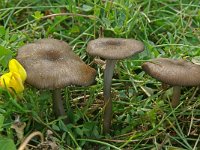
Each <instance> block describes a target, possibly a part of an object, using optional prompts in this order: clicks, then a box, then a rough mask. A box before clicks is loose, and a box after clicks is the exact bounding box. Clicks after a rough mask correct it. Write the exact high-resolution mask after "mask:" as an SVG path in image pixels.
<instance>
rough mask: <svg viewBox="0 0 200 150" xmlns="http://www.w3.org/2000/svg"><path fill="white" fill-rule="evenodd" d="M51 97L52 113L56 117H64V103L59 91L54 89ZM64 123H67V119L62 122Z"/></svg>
mask: <svg viewBox="0 0 200 150" xmlns="http://www.w3.org/2000/svg"><path fill="white" fill-rule="evenodd" d="M52 97H53V111H54V113H55V115H56V117H60V116H65V115H66V112H65V109H64V103H63V100H62V95H61V89H54V90H53V93H52ZM64 121H65V123H68V122H69V121H68V119H65V120H64Z"/></svg>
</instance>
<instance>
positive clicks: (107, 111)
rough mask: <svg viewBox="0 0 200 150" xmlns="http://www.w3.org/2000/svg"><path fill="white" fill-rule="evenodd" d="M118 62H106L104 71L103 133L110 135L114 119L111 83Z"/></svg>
mask: <svg viewBox="0 0 200 150" xmlns="http://www.w3.org/2000/svg"><path fill="white" fill-rule="evenodd" d="M115 63H116V60H106V68H105V71H104V89H103V96H104V106H105V108H104V115H103V133H109V130H110V126H111V119H112V99H111V83H112V77H113V71H114V68H115Z"/></svg>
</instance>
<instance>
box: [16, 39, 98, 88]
mask: <svg viewBox="0 0 200 150" xmlns="http://www.w3.org/2000/svg"><path fill="white" fill-rule="evenodd" d="M17 60H18V61H19V62H20V63H21V64H22V65H23V67H24V68H25V70H26V72H27V80H26V82H27V83H29V84H31V85H33V86H35V87H36V88H47V89H55V88H62V87H65V86H67V85H81V86H87V85H90V84H92V83H93V82H94V80H95V75H96V71H95V69H93V68H91V67H90V66H88V65H86V64H85V63H84V62H83V61H82V60H81V59H80V58H79V57H78V56H77V55H76V54H75V53H74V52H73V51H72V50H71V48H70V46H69V45H68V44H67V43H66V42H64V41H60V40H56V39H42V40H38V41H36V42H35V43H30V44H26V45H24V46H23V47H21V48H20V49H19V51H18V55H17Z"/></svg>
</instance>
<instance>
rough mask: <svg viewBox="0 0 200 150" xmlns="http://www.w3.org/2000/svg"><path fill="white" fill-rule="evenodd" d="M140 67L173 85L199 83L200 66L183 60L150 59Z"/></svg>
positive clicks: (195, 84)
mask: <svg viewBox="0 0 200 150" xmlns="http://www.w3.org/2000/svg"><path fill="white" fill-rule="evenodd" d="M142 69H143V70H144V71H145V72H146V73H147V74H149V75H150V76H152V77H154V78H155V79H157V80H159V81H161V82H164V83H166V84H169V85H173V86H198V85H200V66H199V65H195V64H193V63H191V62H187V61H184V60H173V59H168V58H157V59H152V60H151V61H149V62H145V63H144V64H143V65H142Z"/></svg>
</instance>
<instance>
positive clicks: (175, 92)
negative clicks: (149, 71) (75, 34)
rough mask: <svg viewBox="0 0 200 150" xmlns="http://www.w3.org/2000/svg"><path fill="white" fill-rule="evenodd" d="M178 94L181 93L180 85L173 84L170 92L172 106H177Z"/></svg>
mask: <svg viewBox="0 0 200 150" xmlns="http://www.w3.org/2000/svg"><path fill="white" fill-rule="evenodd" d="M180 95H181V87H180V86H173V94H172V102H171V104H172V107H176V106H178V104H179V102H180Z"/></svg>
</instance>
